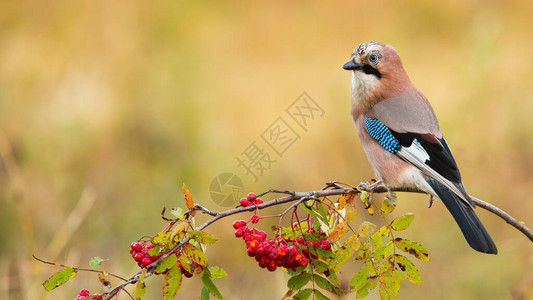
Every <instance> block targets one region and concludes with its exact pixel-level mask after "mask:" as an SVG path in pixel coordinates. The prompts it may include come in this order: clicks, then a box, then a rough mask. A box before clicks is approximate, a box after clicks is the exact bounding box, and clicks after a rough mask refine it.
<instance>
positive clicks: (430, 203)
mask: <svg viewBox="0 0 533 300" xmlns="http://www.w3.org/2000/svg"><path fill="white" fill-rule="evenodd" d="M433 201H435V198H433V195H429V206H428V208H431V206H432V205H433Z"/></svg>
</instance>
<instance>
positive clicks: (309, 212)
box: [299, 205, 322, 219]
mask: <svg viewBox="0 0 533 300" xmlns="http://www.w3.org/2000/svg"><path fill="white" fill-rule="evenodd" d="M299 207H301V208H302V209H303V210H304V211H305V212H306V213H307V214H309V215H312V216H313V217H316V218H317V219H321V218H322V217H321V216H320V214H318V212H317V211H316V210H315V208H313V207H311V208H309V207H307V206H306V205H300V206H299Z"/></svg>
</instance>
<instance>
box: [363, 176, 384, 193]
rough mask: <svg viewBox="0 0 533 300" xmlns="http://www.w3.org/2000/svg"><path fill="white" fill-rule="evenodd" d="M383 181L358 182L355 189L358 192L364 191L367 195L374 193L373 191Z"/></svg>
mask: <svg viewBox="0 0 533 300" xmlns="http://www.w3.org/2000/svg"><path fill="white" fill-rule="evenodd" d="M382 182H383V181H381V180H377V181H376V180H374V179H370V180H369V181H366V182H362V181H361V182H360V183H359V185H358V186H357V189H358V190H365V191H367V192H369V193H372V192H373V191H374V189H375V188H376V187H378V186H379V185H380V184H381V183H382Z"/></svg>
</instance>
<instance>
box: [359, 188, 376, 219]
mask: <svg viewBox="0 0 533 300" xmlns="http://www.w3.org/2000/svg"><path fill="white" fill-rule="evenodd" d="M361 201H362V202H363V204H364V205H365V209H366V210H367V211H368V213H369V214H370V215H371V216H373V215H374V206H373V205H372V203H371V202H370V193H369V192H367V191H361Z"/></svg>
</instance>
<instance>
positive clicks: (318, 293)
mask: <svg viewBox="0 0 533 300" xmlns="http://www.w3.org/2000/svg"><path fill="white" fill-rule="evenodd" d="M313 292H314V293H315V299H317V300H330V299H329V298H328V297H327V296H326V295H324V294H322V292H321V291H319V290H317V289H314V290H313Z"/></svg>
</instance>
